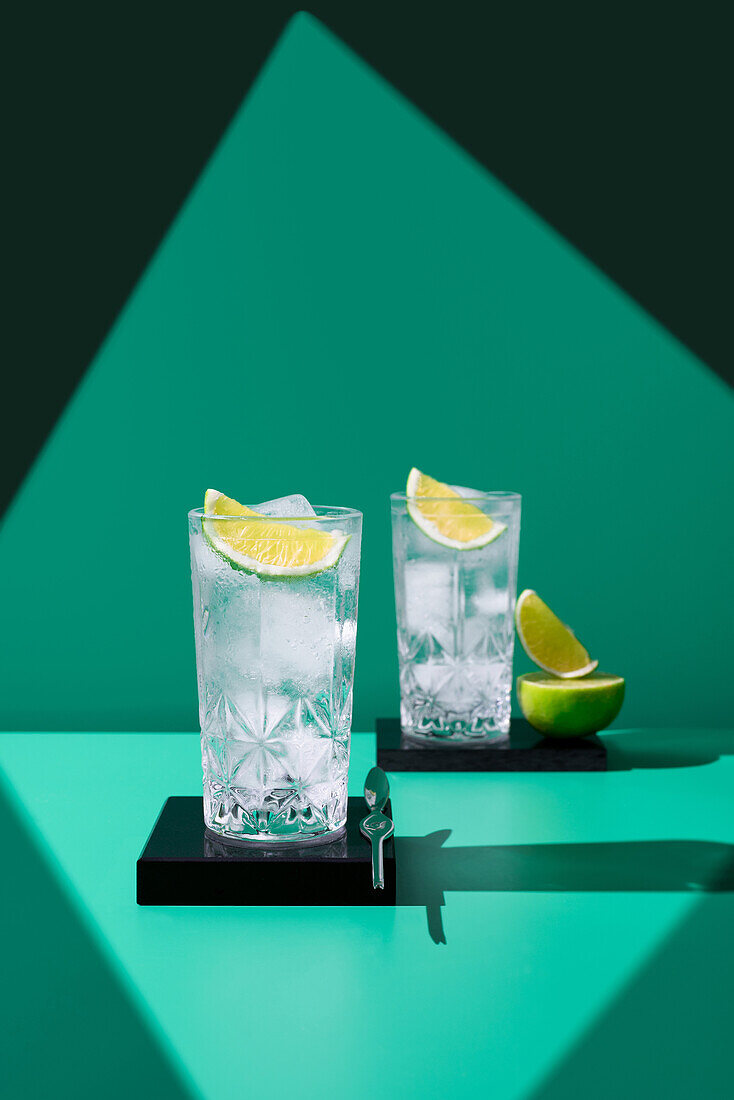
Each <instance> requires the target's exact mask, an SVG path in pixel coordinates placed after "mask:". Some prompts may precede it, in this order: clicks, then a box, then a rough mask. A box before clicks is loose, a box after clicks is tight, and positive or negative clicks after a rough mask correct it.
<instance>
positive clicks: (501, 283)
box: [0, 15, 734, 729]
mask: <svg viewBox="0 0 734 1100" xmlns="http://www.w3.org/2000/svg"><path fill="white" fill-rule="evenodd" d="M496 109H497V110H501V109H502V106H501V103H498V104H497V105H496ZM79 308H80V309H83V308H84V303H83V302H81V303H79ZM732 419H733V418H732V397H731V393H730V392H729V391H728V390H727V389H726V388H725V386H724V384H723V383H722V382H720V381H719V380H718V379H717V378H715V377H714V376H712V375H711V374H710V373H709V372H708V370H707V369H706V368H705V367H704V366H703V365H702V364H701V363H699V362H698V361H697V360H696V359H695V358H694V357H693V356H692V355H691V354H690V353H688V352H687V351H685V350H684V349H683V348H682V347H681V346H680V345H679V344H678V343H676V342H675V341H674V340H673V339H672V338H671V337H670V336H669V335H668V334H667V333H666V332H665V331H664V330H662V329H661V328H660V327H659V326H658V325H657V324H656V323H655V322H653V321H652V320H651V319H650V318H649V317H648V316H646V315H645V314H644V313H643V312H642V311H641V310H640V309H639V308H638V307H637V306H635V305H634V304H633V303H632V302H631V301H630V300H629V299H627V298H626V297H625V296H624V295H623V294H621V293H620V292H619V291H618V290H617V289H616V288H615V287H614V286H613V285H612V284H611V283H610V282H608V281H607V280H606V279H605V278H604V277H602V276H601V275H599V273H598V272H597V271H596V270H595V269H594V268H593V267H592V266H591V265H590V264H588V263H587V262H586V261H585V260H583V259H582V258H580V257H579V256H578V255H577V254H576V253H574V252H573V250H572V249H570V248H569V246H568V245H566V244H565V243H564V242H563V241H562V240H561V239H560V238H559V237H557V236H556V235H555V234H554V233H553V232H552V231H550V230H549V229H548V228H547V227H546V226H544V225H543V223H542V222H540V221H539V220H538V219H537V218H536V217H535V216H534V215H533V214H531V213H530V212H528V211H527V209H525V208H524V207H523V206H522V205H521V204H520V203H519V202H518V201H517V200H516V199H514V198H513V197H512V196H511V195H509V194H508V192H506V191H505V190H504V189H503V188H502V187H501V186H500V185H499V184H498V183H497V182H496V181H495V180H493V178H492V177H491V176H490V175H488V174H487V173H486V172H485V171H484V170H483V169H481V168H479V167H478V166H477V165H476V164H475V163H474V162H473V161H472V160H471V159H470V158H469V157H468V156H467V155H466V154H465V153H463V152H462V151H461V150H459V149H458V148H457V147H456V146H454V145H453V144H452V143H451V142H450V141H449V140H448V139H447V138H446V137H445V136H444V135H443V134H442V133H441V132H440V131H438V130H436V129H435V128H434V127H433V126H432V125H430V124H429V123H427V122H426V121H425V119H424V118H423V117H422V116H421V115H420V114H418V113H417V112H416V111H415V110H414V109H413V108H412V107H410V106H408V105H407V104H406V103H405V102H404V101H402V100H401V99H400V98H399V97H398V96H397V94H396V93H395V92H394V91H393V90H392V89H391V88H390V87H388V86H387V85H386V84H384V83H383V82H382V81H381V80H380V79H379V78H377V77H376V76H375V75H374V74H373V73H372V72H371V71H370V70H369V69H367V67H366V66H364V65H363V64H362V63H361V62H360V61H359V60H358V59H357V58H356V57H355V56H354V55H352V54H350V53H349V51H347V50H346V48H345V47H343V46H342V45H341V44H340V43H339V42H338V41H337V40H335V39H334V38H333V37H331V35H330V34H329V33H328V32H327V31H325V30H324V29H323V28H322V27H321V26H320V25H318V24H317V23H316V22H315V21H314V20H312V19H311V18H310V17H308V16H305V15H302V16H299V17H297V18H296V19H295V20H294V21H293V22H292V23H291V24H290V26H289V28H288V30H287V32H286V34H285V36H284V38H283V39H282V40H281V42H280V43H279V45H278V47H277V49H276V51H275V53H274V54H273V55H272V57H271V59H270V61H269V63H268V65H267V66H266V68H265V69H264V70H263V72H262V74H261V76H260V79H259V81H258V83H257V84H256V86H255V88H254V89H253V91H252V93H251V94H250V96H249V97H248V99H247V100H246V101H245V103H244V104H243V106H242V109H241V110H240V112H239V114H238V115H237V117H236V118H235V120H234V122H233V124H232V126H231V127H230V129H229V131H228V133H227V135H226V137H225V139H224V141H223V142H222V144H221V145H220V147H219V148H218V150H217V151H216V153H215V155H214V157H213V158H212V160H211V162H210V163H209V165H208V167H207V169H206V171H205V172H204V174H203V176H202V177H201V179H200V181H199V183H198V184H197V186H196V188H195V189H194V191H193V192H192V194H191V195H190V197H189V200H188V202H187V203H186V205H185V207H184V209H183V210H182V212H181V214H180V216H179V217H178V219H177V221H176V223H175V225H174V226H173V228H172V230H171V232H170V233H169V234H168V236H167V238H166V240H165V242H164V243H163V245H162V247H161V248H160V250H159V251H158V253H157V255H156V256H155V258H154V260H153V262H152V263H151V265H150V267H149V268H148V270H147V272H146V274H145V276H144V277H143V279H142V280H141V282H140V283H139V285H138V287H137V289H136V291H135V293H134V295H133V296H132V298H131V299H130V301H129V303H128V305H127V307H126V308H125V310H124V311H123V313H122V315H121V316H120V318H119V320H118V322H117V324H116V326H115V328H114V329H113V331H112V332H111V334H110V336H109V338H108V339H107V341H106V343H105V344H104V346H103V347H102V349H101V351H100V353H99V355H98V356H97V358H96V360H95V362H94V364H93V366H92V368H91V369H90V371H89V372H88V374H87V376H86V378H85V380H84V382H83V384H82V386H81V388H80V389H79V391H78V392H77V394H76V396H75V398H74V400H73V401H72V403H71V404H70V406H69V407H68V408H67V410H66V412H65V414H64V416H63V417H62V419H61V421H60V422H59V424H58V426H57V429H56V431H55V432H54V434H53V435H52V436H51V438H50V440H49V442H48V444H47V446H46V448H45V449H44V451H43V452H42V454H41V456H40V458H39V460H38V461H37V463H36V465H35V467H34V469H33V471H32V473H31V475H30V477H29V478H28V479H27V480H26V482H25V484H24V485H23V488H22V490H21V492H20V493H19V495H18V496H17V498H16V500H15V502H14V504H13V506H12V508H11V510H10V512H9V514H8V518H7V520H6V523H5V525H4V527H3V529H2V532H0V575H1V577H2V580H1V581H0V584H1V585H2V603H3V608H4V612H5V616H6V618H5V622H6V629H5V630H4V631H3V632H2V647H3V652H2V662H3V667H4V669H5V673H6V679H7V684H8V688H7V690H6V691H5V693H4V697H3V701H2V715H1V720H2V724H3V725H4V726H5V728H24V729H33V728H49V729H69V728H78V729H191V728H194V727H195V725H196V705H195V675H194V658H193V632H192V628H191V610H190V602H191V598H190V591H189V575H188V559H187V546H186V524H185V513H186V510H187V509H188V508H190V507H192V506H194V505H196V504H198V503H199V502H200V499H201V495H202V493H203V490H204V489H205V488H206V487H207V486H208V485H213V486H216V487H219V488H221V489H222V490H224V491H225V492H228V493H230V494H231V495H234V496H237V497H239V498H240V499H244V500H248V501H256V500H258V499H264V498H267V497H272V496H276V495H279V494H282V493H286V492H293V491H299V492H304V493H305V494H306V495H307V496H309V497H310V498H311V499H312V500H313V501H314V502H316V503H341V504H350V505H354V506H356V507H359V508H361V509H362V510H363V511H364V514H365V537H364V549H363V582H362V592H361V596H362V599H361V613H360V640H359V658H358V668H357V684H356V715H355V725H356V727H357V728H360V727H361V728H368V726H369V724H370V723H371V722H372V720H373V718H374V716H375V715H376V714H377V713H380V712H382V713H388V712H391V711H394V710H395V706H396V698H397V684H396V667H395V664H396V662H395V655H394V649H395V644H394V627H393V607H392V591H391V565H390V541H389V522H388V520H389V517H388V508H387V494H388V493H389V492H390V490H392V489H395V488H399V487H401V485H402V482H403V480H404V478H405V475H406V473H407V470H408V468H409V466H411V465H413V464H416V465H419V466H422V467H424V468H425V469H427V470H428V471H429V472H432V473H434V474H435V475H436V476H438V477H441V478H444V479H446V480H449V481H457V482H461V483H464V484H470V485H475V486H477V487H480V488H485V489H492V488H508V489H518V490H520V491H521V492H522V493H523V496H524V522H523V534H522V541H521V561H520V583H521V585H522V586H532V587H535V588H537V589H538V590H539V591H540V592H541V593H543V594H544V595H545V596H546V597H547V599H548V600H549V602H551V603H552V604H553V605H554V606H555V607H556V608H557V610H558V611H559V612H560V613H561V614H562V615H563V617H564V618H565V619H566V620H567V621H569V622H570V623H571V624H572V625H574V626H575V627H576V628H577V630H578V632H579V633H580V635H581V637H582V638H583V639H584V641H586V642H587V644H588V645H589V647H590V648H591V649H592V651H593V653H594V655H595V656H598V657H599V659H600V661H601V663H602V665H603V667H605V668H607V669H610V670H612V671H619V672H621V673H623V674H625V675H626V676H627V677H628V680H629V693H628V702H627V704H626V707H625V710H624V711H623V713H622V715H621V717H620V720H619V722H618V724H621V725H635V724H671V723H676V722H680V723H681V724H687V725H696V724H700V725H706V724H710V725H720V724H723V723H724V721H725V720H726V718H727V717H728V714H729V713H730V711H731V706H732V702H734V699H733V695H734V689H733V688H732V678H731V676H730V674H729V646H730V639H731V630H730V625H729V624H730V617H731V607H732V592H731V551H730V545H731V540H732V534H734V523H733V522H732V519H731V508H730V501H731V499H732V488H734V486H733V485H732V462H731V434H732ZM517 664H518V669H519V670H523V669H524V668H525V667H527V666H526V663H525V662H524V659H518V662H517Z"/></svg>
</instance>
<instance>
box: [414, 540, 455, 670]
mask: <svg viewBox="0 0 734 1100" xmlns="http://www.w3.org/2000/svg"><path fill="white" fill-rule="evenodd" d="M453 570H454V565H453V562H451V561H446V562H445V563H443V562H434V561H409V562H406V564H405V618H406V626H407V629H408V631H409V632H410V633H411V634H416V635H424V634H428V635H432V636H433V637H434V638H435V639H436V641H437V642H438V643H439V645H440V646H441V648H443V649H446V648H448V647H449V645H450V640H451V637H452V635H453V622H454V617H455V608H454V604H455V602H456V593H455V586H454V572H453Z"/></svg>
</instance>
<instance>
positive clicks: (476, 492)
mask: <svg viewBox="0 0 734 1100" xmlns="http://www.w3.org/2000/svg"><path fill="white" fill-rule="evenodd" d="M450 488H452V489H453V490H454V492H455V493H458V494H459V496H460V497H469V498H471V497H483V496H484V493H483V492H482V491H481V490H480V489H467V487H466V485H451V486H450Z"/></svg>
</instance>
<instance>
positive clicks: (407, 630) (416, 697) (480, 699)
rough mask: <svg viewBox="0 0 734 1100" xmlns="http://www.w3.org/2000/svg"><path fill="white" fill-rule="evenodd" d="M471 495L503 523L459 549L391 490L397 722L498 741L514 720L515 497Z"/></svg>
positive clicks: (425, 734) (423, 731)
mask: <svg viewBox="0 0 734 1100" xmlns="http://www.w3.org/2000/svg"><path fill="white" fill-rule="evenodd" d="M462 495H466V491H462ZM470 499H471V503H472V504H473V505H475V506H476V507H477V508H479V509H481V511H482V512H484V513H485V514H486V515H488V516H490V517H491V518H492V519H493V520H495V521H498V522H499V523H502V524H505V525H506V530H504V531H503V532H502V534H501V535H499V537H498V538H496V539H495V540H494V541H493V542H490V543H489V544H488V545H487V546H484V547H480V548H478V549H473V550H456V549H451V548H449V547H447V546H443V545H441V544H440V543H438V542H434V541H433V540H432V539H430V538H429V537H428V536H427V535H426V534H424V533H423V531H422V530H421V528H420V527H419V526H418V525H417V524H416V523H415V522H414V520H413V519H412V518H411V516H410V513H409V511H408V500H407V498H406V497H405V496H404V495H403V494H400V493H393V495H392V496H391V498H390V500H391V505H392V537H393V571H394V579H395V606H396V611H397V627H398V663H399V666H400V723H401V726H402V729H403V731H404V732H405V733H407V734H409V735H410V736H413V737H421V738H435V737H441V738H448V739H451V740H452V741H466V742H469V741H476V740H480V739H483V740H484V741H487V740H502V739H504V738H505V737H506V735H507V733H508V731H509V728H510V694H511V691H512V650H513V645H514V640H515V626H514V612H515V597H516V592H517V558H518V549H519V543H520V496H519V495H518V494H517V493H499V492H498V493H481V494H479V493H477V494H476V496H474V495H473V496H472V497H471V498H470Z"/></svg>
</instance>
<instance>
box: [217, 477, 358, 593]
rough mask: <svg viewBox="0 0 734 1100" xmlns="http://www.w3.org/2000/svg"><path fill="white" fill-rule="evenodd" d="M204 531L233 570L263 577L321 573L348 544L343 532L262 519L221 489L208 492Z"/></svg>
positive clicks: (330, 565) (346, 536) (329, 566)
mask: <svg viewBox="0 0 734 1100" xmlns="http://www.w3.org/2000/svg"><path fill="white" fill-rule="evenodd" d="M233 516H235V517H238V519H239V517H241V522H235V521H234V520H233V519H232V518H231V517H233ZM217 517H230V518H221V519H218V518H217ZM202 530H203V532H204V537H205V538H206V540H207V542H208V543H209V545H210V546H211V548H212V550H214V551H215V552H216V553H217V554H219V556H220V557H222V558H224V560H225V561H227V562H229V564H230V565H231V566H232V567H233V568H234V569H240V570H242V571H244V572H246V573H255V574H256V575H257V576H259V577H305V576H310V575H312V574H314V573H322V572H323V571H324V570H325V569H331V567H332V566H333V565H336V563H337V562H338V561H339V558H340V557H341V555H342V553H343V551H344V547H345V546H346V545H347V542H348V541H349V535H345V534H343V533H342V532H341V531H323V530H320V529H319V528H316V527H297V526H295V525H293V524H290V523H282V522H280V521H278V520H276V519H271V518H270V517H269V516H263V515H262V513H261V512H255V511H254V510H253V509H252V508H248V507H247V505H245V504H239V503H238V502H237V501H236V500H232V498H231V497H226V496H225V495H224V493H220V492H218V491H217V490H216V489H207V491H206V496H205V497H204V518H203V521H202Z"/></svg>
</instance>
